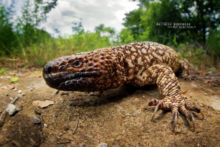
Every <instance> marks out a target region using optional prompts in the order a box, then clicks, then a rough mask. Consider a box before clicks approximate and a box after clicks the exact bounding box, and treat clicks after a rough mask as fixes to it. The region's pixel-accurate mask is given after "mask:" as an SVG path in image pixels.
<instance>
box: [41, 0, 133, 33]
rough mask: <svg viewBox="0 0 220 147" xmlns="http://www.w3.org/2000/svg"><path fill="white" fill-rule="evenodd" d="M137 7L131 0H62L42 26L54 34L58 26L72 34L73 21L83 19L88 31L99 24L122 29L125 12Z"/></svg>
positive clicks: (64, 31)
mask: <svg viewBox="0 0 220 147" xmlns="http://www.w3.org/2000/svg"><path fill="white" fill-rule="evenodd" d="M136 8H137V2H132V1H130V0H120V1H118V0H114V1H109V0H80V1H79V0H60V1H58V5H57V6H56V8H55V9H53V10H52V11H51V12H50V14H49V15H48V18H47V22H46V23H45V24H43V25H42V26H43V27H44V28H45V29H46V30H47V31H48V32H50V33H52V34H54V28H57V29H59V30H60V33H61V34H62V35H69V34H72V26H73V25H72V23H73V22H74V21H75V22H79V21H80V20H81V21H82V24H83V27H84V29H85V30H87V31H94V28H95V26H98V25H99V24H105V26H110V27H113V28H115V29H116V31H120V30H121V29H122V27H123V26H122V22H123V18H124V17H125V13H127V12H129V11H131V10H133V9H136Z"/></svg>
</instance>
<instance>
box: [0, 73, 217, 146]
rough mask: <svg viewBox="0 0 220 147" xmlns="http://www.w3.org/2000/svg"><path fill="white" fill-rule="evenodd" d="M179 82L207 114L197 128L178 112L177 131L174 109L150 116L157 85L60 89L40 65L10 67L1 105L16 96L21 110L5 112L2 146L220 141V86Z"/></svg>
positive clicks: (0, 88)
mask: <svg viewBox="0 0 220 147" xmlns="http://www.w3.org/2000/svg"><path fill="white" fill-rule="evenodd" d="M37 70H41V69H37ZM14 75H16V76H18V77H19V81H18V82H17V83H16V84H11V83H10V80H9V79H10V77H8V76H14ZM180 84H181V88H182V90H183V91H187V92H186V93H185V95H186V96H187V97H188V100H189V101H191V102H192V103H194V104H196V105H197V106H199V107H200V108H201V110H202V112H203V113H204V116H205V118H204V120H200V119H199V115H198V118H197V117H196V119H195V124H196V130H195V131H194V132H193V131H191V128H190V126H189V125H188V124H187V122H186V121H185V120H184V119H183V118H182V117H179V119H178V124H177V128H176V131H177V133H175V134H174V133H173V132H172V131H171V129H170V119H171V113H170V112H168V113H166V114H162V113H160V112H158V113H157V116H156V120H155V122H152V121H151V116H152V113H153V111H154V108H153V107H149V106H147V102H148V101H149V100H150V99H152V98H159V93H158V90H157V88H156V86H146V87H144V88H134V87H122V88H119V89H113V90H108V91H106V92H104V93H103V95H101V96H99V95H98V93H85V92H68V93H67V92H60V93H58V94H56V90H55V89H52V88H49V87H48V86H47V85H46V84H45V82H44V80H43V78H42V76H41V72H36V69H35V70H27V69H20V70H16V71H10V72H9V73H7V75H4V76H1V78H0V99H1V100H0V111H3V110H4V109H5V108H6V107H7V105H8V103H10V100H11V99H13V98H15V97H17V96H19V97H20V98H19V99H18V101H17V102H16V103H15V105H16V106H17V108H18V109H19V111H18V112H17V113H16V114H14V115H13V116H6V119H5V123H4V125H3V126H2V127H1V128H0V146H3V147H8V146H18V147H22V146H40V147H48V146H53V147H56V146H57V147H61V146H85V147H90V146H98V145H100V144H102V145H103V144H104V145H106V144H107V145H108V146H110V147H111V146H114V147H124V146H140V147H141V146H167V147H168V146H169V147H170V146H178V147H179V146H189V147H190V146H192V147H195V146H198V147H199V146H211V147H215V146H220V138H219V136H220V87H213V86H210V85H208V84H204V83H203V82H200V81H185V80H183V79H180ZM19 90H20V91H19ZM36 100H42V101H45V100H52V101H54V104H53V105H51V106H48V107H47V108H44V109H40V108H36V107H35V106H34V105H33V104H32V103H33V101H36ZM36 118H37V119H38V120H37V121H38V122H36V120H34V119H36Z"/></svg>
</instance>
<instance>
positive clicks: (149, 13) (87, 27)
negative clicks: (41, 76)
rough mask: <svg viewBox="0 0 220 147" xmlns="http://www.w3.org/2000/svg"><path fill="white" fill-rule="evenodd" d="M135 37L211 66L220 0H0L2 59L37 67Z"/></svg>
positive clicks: (218, 40) (219, 46)
mask: <svg viewBox="0 0 220 147" xmlns="http://www.w3.org/2000/svg"><path fill="white" fill-rule="evenodd" d="M137 41H155V42H159V43H162V44H165V45H168V46H171V47H173V48H174V49H175V50H176V51H178V52H179V55H180V57H181V58H187V59H188V60H189V61H190V62H191V63H193V64H194V66H195V67H196V68H206V69H208V70H210V71H215V70H216V69H218V68H219V61H220V59H219V57H220V1H219V0H195V1H189V0H133V1H131V0H121V1H116V0H115V1H108V0H102V1H98V0H81V1H77V0H19V1H18V0H0V62H7V63H9V62H16V64H18V63H19V66H20V67H25V66H28V67H29V66H34V67H41V66H43V65H44V64H45V63H46V62H47V61H49V60H52V59H53V58H55V57H58V56H63V55H68V54H73V53H77V52H83V51H90V50H94V49H97V48H102V47H107V46H113V45H121V44H126V43H130V42H137ZM7 63H6V64H7ZM14 64H15V63H14Z"/></svg>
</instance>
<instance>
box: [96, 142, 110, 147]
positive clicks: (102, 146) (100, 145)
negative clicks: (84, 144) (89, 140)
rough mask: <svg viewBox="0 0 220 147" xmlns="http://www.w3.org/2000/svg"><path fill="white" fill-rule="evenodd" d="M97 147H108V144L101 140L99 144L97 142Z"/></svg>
mask: <svg viewBox="0 0 220 147" xmlns="http://www.w3.org/2000/svg"><path fill="white" fill-rule="evenodd" d="M98 147H108V144H107V143H103V142H101V143H100V144H98Z"/></svg>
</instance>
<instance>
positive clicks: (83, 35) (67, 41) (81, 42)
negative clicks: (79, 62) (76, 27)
mask: <svg viewBox="0 0 220 147" xmlns="http://www.w3.org/2000/svg"><path fill="white" fill-rule="evenodd" d="M110 45H111V42H110V40H109V38H108V37H106V36H100V34H99V33H89V32H84V31H81V32H79V33H77V34H74V35H72V36H69V37H68V38H57V39H55V38H49V39H47V40H45V41H44V42H41V43H33V44H30V46H28V47H26V48H25V49H24V52H25V54H24V56H23V58H25V59H26V60H27V61H28V63H29V65H35V66H36V65H37V66H43V65H44V64H45V63H46V62H48V61H49V60H52V59H54V58H56V57H59V56H63V55H70V54H73V53H77V52H86V51H91V50H94V49H97V48H102V47H106V46H110Z"/></svg>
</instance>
